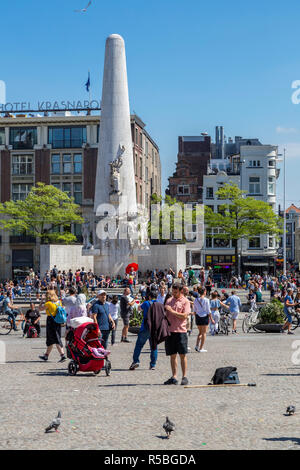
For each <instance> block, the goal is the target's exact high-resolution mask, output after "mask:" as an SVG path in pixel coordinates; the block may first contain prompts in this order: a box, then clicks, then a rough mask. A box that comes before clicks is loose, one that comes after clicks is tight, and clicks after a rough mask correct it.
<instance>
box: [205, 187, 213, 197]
mask: <svg viewBox="0 0 300 470" xmlns="http://www.w3.org/2000/svg"><path fill="white" fill-rule="evenodd" d="M213 198H214V188H206V199H213Z"/></svg>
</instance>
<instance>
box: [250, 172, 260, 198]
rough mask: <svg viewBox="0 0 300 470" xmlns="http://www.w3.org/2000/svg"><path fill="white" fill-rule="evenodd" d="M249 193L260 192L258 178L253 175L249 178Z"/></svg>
mask: <svg viewBox="0 0 300 470" xmlns="http://www.w3.org/2000/svg"><path fill="white" fill-rule="evenodd" d="M249 194H260V178H258V177H254V176H252V177H250V178H249Z"/></svg>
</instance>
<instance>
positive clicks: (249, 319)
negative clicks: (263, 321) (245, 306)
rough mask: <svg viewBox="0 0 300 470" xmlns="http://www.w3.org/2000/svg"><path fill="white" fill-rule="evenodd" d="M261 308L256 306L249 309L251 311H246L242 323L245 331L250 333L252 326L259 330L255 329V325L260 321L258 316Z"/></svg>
mask: <svg viewBox="0 0 300 470" xmlns="http://www.w3.org/2000/svg"><path fill="white" fill-rule="evenodd" d="M259 312H260V309H259V308H258V307H256V308H255V309H254V310H249V312H247V313H245V317H244V320H243V324H242V330H243V332H244V333H249V331H250V330H251V328H252V329H253V330H254V331H259V330H256V329H255V325H257V323H258V316H259Z"/></svg>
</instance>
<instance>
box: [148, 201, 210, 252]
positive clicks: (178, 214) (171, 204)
mask: <svg viewBox="0 0 300 470" xmlns="http://www.w3.org/2000/svg"><path fill="white" fill-rule="evenodd" d="M152 204H157V205H159V206H160V210H159V217H158V220H155V219H153V217H152V220H151V221H150V222H149V225H148V234H149V237H151V234H152V235H153V234H154V232H155V236H157V237H158V243H160V244H165V243H166V242H167V241H169V240H170V237H169V236H168V235H169V234H170V235H171V236H175V238H176V239H177V240H180V241H182V243H184V242H185V241H186V237H185V224H186V223H187V224H196V221H197V215H200V214H198V212H197V210H198V209H201V206H199V207H194V208H193V209H191V210H188V208H187V206H185V204H184V203H183V202H180V201H177V200H176V198H172V197H171V196H169V195H166V196H165V198H164V199H163V198H162V196H157V194H152V196H151V205H152ZM152 215H153V214H152ZM151 224H155V225H156V224H159V227H158V230H157V229H156V230H155V231H153V226H151ZM176 234H177V235H176Z"/></svg>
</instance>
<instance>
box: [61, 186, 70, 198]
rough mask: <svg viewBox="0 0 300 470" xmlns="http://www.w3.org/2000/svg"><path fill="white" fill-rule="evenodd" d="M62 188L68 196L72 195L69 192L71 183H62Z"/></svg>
mask: <svg viewBox="0 0 300 470" xmlns="http://www.w3.org/2000/svg"><path fill="white" fill-rule="evenodd" d="M62 190H63V192H64V193H67V194H68V196H69V197H71V196H72V194H71V183H63V185H62Z"/></svg>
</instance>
